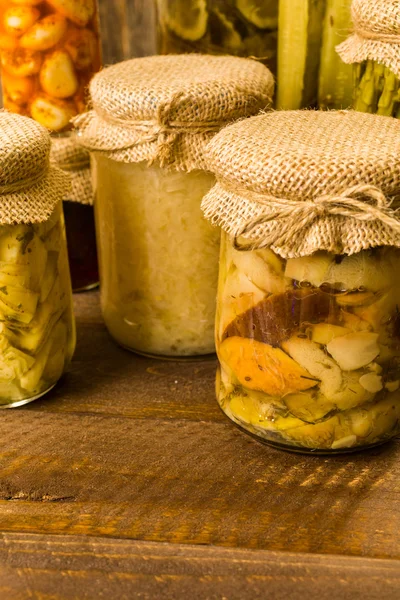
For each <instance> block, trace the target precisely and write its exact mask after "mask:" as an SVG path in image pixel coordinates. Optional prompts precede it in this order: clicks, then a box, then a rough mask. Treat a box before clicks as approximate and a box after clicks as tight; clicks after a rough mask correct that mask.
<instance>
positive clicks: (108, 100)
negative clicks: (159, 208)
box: [74, 54, 274, 171]
mask: <svg viewBox="0 0 400 600" xmlns="http://www.w3.org/2000/svg"><path fill="white" fill-rule="evenodd" d="M273 89H274V82H273V77H272V75H271V73H270V72H269V70H268V69H267V68H266V67H264V66H263V65H262V64H260V63H258V62H256V61H253V60H248V59H243V58H236V57H231V56H208V55H200V54H190V55H185V54H184V55H179V56H175V55H168V56H150V57H146V58H136V59H132V60H129V61H125V62H123V63H119V64H117V65H114V66H112V67H109V68H107V69H104V70H103V71H101V72H100V73H98V74H97V75H96V76H95V77H94V78H93V79H92V81H91V84H90V96H91V102H92V106H93V110H92V111H90V112H89V113H86V114H83V115H81V116H79V117H77V118H76V119H75V121H74V123H75V126H76V127H77V128H78V129H79V135H80V141H81V143H82V144H83V145H84V146H85V147H86V148H87V149H89V150H91V151H96V152H102V153H103V154H105V155H106V156H108V157H110V158H112V159H113V160H116V161H123V162H140V161H149V162H154V161H156V160H157V161H159V163H160V164H161V165H162V166H164V167H173V168H176V169H180V170H188V171H190V170H192V169H196V168H203V166H204V164H203V150H204V147H205V145H206V144H207V143H208V141H209V140H210V139H211V137H212V136H213V135H215V133H216V132H217V131H218V130H219V129H221V127H223V126H224V125H225V124H227V123H229V122H231V121H234V120H235V119H238V118H240V117H245V116H249V115H254V114H257V113H258V112H259V111H260V109H264V108H266V107H267V106H268V105H269V104H270V102H271V98H272V95H273Z"/></svg>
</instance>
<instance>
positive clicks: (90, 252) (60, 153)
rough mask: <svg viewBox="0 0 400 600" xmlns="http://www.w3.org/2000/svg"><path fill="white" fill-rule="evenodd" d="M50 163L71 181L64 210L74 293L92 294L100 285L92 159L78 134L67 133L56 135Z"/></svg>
mask: <svg viewBox="0 0 400 600" xmlns="http://www.w3.org/2000/svg"><path fill="white" fill-rule="evenodd" d="M51 159H52V161H53V162H54V163H55V164H56V165H57V166H58V167H59V168H60V169H62V170H63V171H65V173H66V174H67V175H68V176H69V177H70V179H71V188H70V190H69V192H68V194H67V196H66V198H64V203H63V206H64V219H65V225H66V232H67V245H68V258H69V266H70V271H71V281H72V290H73V291H74V292H82V291H86V290H92V289H94V288H96V287H97V286H98V285H99V269H98V265H97V247H96V233H95V228H94V211H93V199H94V192H93V186H92V174H91V168H90V155H89V152H87V151H86V150H85V149H84V148H82V146H80V145H79V144H78V142H77V138H76V135H75V133H74V132H70V131H68V132H64V133H58V134H53V136H52V145H51Z"/></svg>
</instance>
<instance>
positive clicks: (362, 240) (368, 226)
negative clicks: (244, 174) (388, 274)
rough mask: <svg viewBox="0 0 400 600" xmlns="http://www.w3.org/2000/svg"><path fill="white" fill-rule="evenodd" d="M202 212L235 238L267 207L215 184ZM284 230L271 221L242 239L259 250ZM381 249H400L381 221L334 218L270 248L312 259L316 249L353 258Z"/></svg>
mask: <svg viewBox="0 0 400 600" xmlns="http://www.w3.org/2000/svg"><path fill="white" fill-rule="evenodd" d="M201 209H202V211H203V213H204V216H205V217H206V219H208V220H209V221H210V222H211V223H212V224H213V225H214V226H216V227H221V228H222V229H223V230H224V231H225V232H226V233H228V234H229V235H231V236H232V237H236V236H237V235H239V234H240V233H241V231H242V230H243V227H244V226H245V224H246V223H247V221H248V220H257V219H258V218H259V217H261V215H262V214H263V213H265V205H261V204H258V203H256V202H251V201H249V200H247V199H246V198H243V197H242V196H240V195H238V194H236V193H234V192H231V191H229V190H227V189H225V188H224V187H223V185H222V184H221V183H216V185H215V186H214V187H213V188H211V190H210V191H209V192H208V193H207V194H206V195H205V196H204V198H203V201H202V203H201ZM281 228H282V223H281V222H280V221H279V220H275V221H270V222H269V223H264V224H263V225H260V226H259V227H258V228H257V229H256V230H255V231H254V234H253V236H252V237H251V238H248V237H246V236H243V239H244V240H246V242H249V243H250V245H252V246H253V247H254V249H256V248H258V247H259V245H260V240H262V238H263V236H265V235H269V234H270V232H271V231H273V232H276V231H278V232H279V231H280V229H281ZM378 246H395V247H397V248H399V247H400V235H396V234H394V233H393V231H392V230H391V229H390V228H389V227H387V226H386V225H384V224H383V223H381V222H380V221H370V222H366V221H363V222H360V221H358V220H356V219H352V218H348V217H339V216H336V215H332V216H329V217H319V218H316V219H315V220H314V221H313V223H312V224H311V225H310V226H309V227H307V228H304V229H303V230H302V231H301V235H296V236H293V237H292V238H291V240H290V242H289V243H287V244H285V245H284V246H279V245H272V246H271V249H272V250H273V251H274V252H276V253H277V254H279V256H281V257H282V258H284V259H288V258H299V257H302V256H310V255H311V254H313V253H314V252H316V251H317V250H325V251H327V252H331V253H333V254H347V255H349V256H350V255H352V254H356V253H357V252H361V250H369V249H371V248H376V247H378Z"/></svg>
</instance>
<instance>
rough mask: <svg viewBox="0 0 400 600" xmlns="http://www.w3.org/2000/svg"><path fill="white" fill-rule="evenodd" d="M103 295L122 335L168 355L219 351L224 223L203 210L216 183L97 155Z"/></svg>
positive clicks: (197, 174) (134, 346) (130, 344)
mask: <svg viewBox="0 0 400 600" xmlns="http://www.w3.org/2000/svg"><path fill="white" fill-rule="evenodd" d="M96 162H97V186H98V189H97V198H96V204H95V210H96V222H97V235H98V245H99V261H100V279H101V301H102V310H103V316H104V320H105V323H106V325H107V328H108V329H109V331H110V333H111V335H112V336H113V337H114V338H115V340H116V341H117V342H118V343H119V344H121V345H122V346H125V347H127V348H129V349H131V350H135V351H138V352H142V353H145V354H155V355H164V356H191V355H201V354H208V353H211V352H214V321H215V304H216V293H217V279H218V251H219V230H218V229H217V228H215V227H213V226H211V225H210V224H209V223H208V222H207V221H206V220H205V219H204V218H203V215H202V213H201V210H200V202H201V199H202V197H203V196H204V195H205V194H206V193H207V191H208V190H209V189H210V188H211V186H212V185H213V183H214V177H213V176H212V175H211V174H209V173H205V172H203V171H194V172H191V173H186V172H176V171H167V170H165V169H161V168H160V167H159V166H156V165H153V166H150V167H149V166H147V164H145V163H139V164H125V163H119V162H116V161H113V160H110V159H108V158H106V157H104V156H96Z"/></svg>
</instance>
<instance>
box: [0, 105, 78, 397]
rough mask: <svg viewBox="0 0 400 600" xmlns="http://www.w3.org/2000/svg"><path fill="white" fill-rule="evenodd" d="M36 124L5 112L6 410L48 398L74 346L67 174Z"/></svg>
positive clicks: (0, 294)
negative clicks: (56, 164) (54, 164)
mask: <svg viewBox="0 0 400 600" xmlns="http://www.w3.org/2000/svg"><path fill="white" fill-rule="evenodd" d="M49 152H50V138H49V135H48V133H47V132H46V130H45V129H44V128H43V127H42V126H41V125H39V124H37V123H35V122H34V121H32V120H31V119H27V118H25V117H21V116H18V115H12V114H10V113H6V112H0V161H1V166H2V169H1V173H0V195H1V203H0V408H9V407H12V406H19V405H21V404H26V403H27V402H31V401H32V400H35V399H36V398H39V397H40V396H42V395H43V394H45V393H46V392H48V391H49V390H50V389H51V388H52V387H53V386H54V385H55V384H56V383H57V381H58V380H59V378H60V377H61V375H62V374H63V372H64V370H65V368H66V367H67V365H68V364H69V362H70V360H71V358H72V355H73V352H74V348H75V325H74V317H73V312H72V295H71V282H70V275H69V268H68V257H67V248H66V240H65V231H64V221H63V211H62V197H63V195H64V194H65V193H66V191H67V189H68V179H67V177H66V176H65V174H64V173H62V172H61V171H59V170H58V169H55V168H53V167H49Z"/></svg>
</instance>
